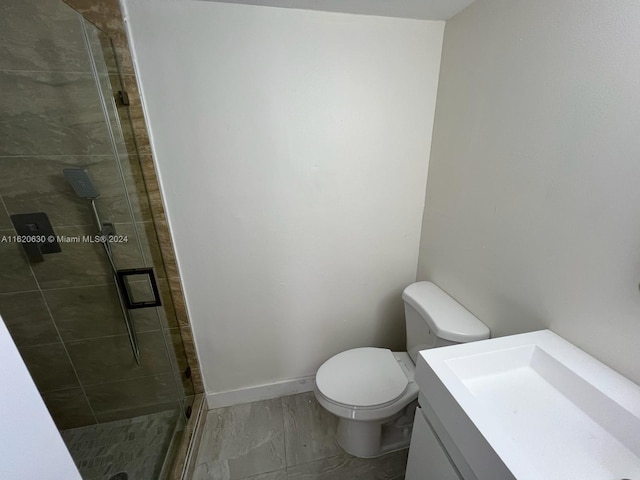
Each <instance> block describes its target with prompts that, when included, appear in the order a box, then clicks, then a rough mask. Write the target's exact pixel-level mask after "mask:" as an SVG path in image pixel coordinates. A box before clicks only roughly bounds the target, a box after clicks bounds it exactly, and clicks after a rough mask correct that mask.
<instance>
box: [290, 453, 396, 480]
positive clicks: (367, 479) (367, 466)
mask: <svg viewBox="0 0 640 480" xmlns="http://www.w3.org/2000/svg"><path fill="white" fill-rule="evenodd" d="M407 454H408V450H402V451H399V452H393V453H388V454H386V455H383V456H382V457H378V458H373V459H365V458H356V457H352V456H351V455H348V454H346V453H344V454H342V455H338V456H335V457H331V458H326V459H323V460H317V461H315V462H311V463H307V464H304V465H298V466H296V467H291V468H288V469H287V479H288V480H355V479H358V480H403V479H404V473H405V469H406V465H407Z"/></svg>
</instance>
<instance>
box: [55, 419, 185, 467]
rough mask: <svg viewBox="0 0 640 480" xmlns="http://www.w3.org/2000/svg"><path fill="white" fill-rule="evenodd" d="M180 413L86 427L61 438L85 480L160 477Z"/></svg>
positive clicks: (70, 430)
mask: <svg viewBox="0 0 640 480" xmlns="http://www.w3.org/2000/svg"><path fill="white" fill-rule="evenodd" d="M177 420H178V411H177V410H171V411H165V412H160V413H153V414H150V415H143V416H140V417H135V418H129V419H126V420H118V421H114V422H109V423H101V424H97V425H88V426H86V427H78V428H72V429H69V430H62V431H61V432H60V434H61V435H62V438H63V440H64V442H65V444H66V445H67V448H68V449H69V452H70V453H71V456H72V457H73V460H74V461H75V463H76V466H77V467H78V470H80V474H81V475H82V478H83V480H109V479H110V478H111V477H113V476H114V475H115V474H117V473H119V472H126V473H127V474H128V480H150V479H157V478H159V476H160V471H161V469H162V464H163V462H164V459H165V456H166V453H167V449H168V448H169V445H170V443H171V438H172V436H173V433H174V430H175V426H176V422H177Z"/></svg>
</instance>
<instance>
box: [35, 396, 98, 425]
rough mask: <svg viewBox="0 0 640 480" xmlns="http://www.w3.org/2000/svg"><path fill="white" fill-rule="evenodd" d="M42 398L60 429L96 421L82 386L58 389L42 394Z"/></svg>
mask: <svg viewBox="0 0 640 480" xmlns="http://www.w3.org/2000/svg"><path fill="white" fill-rule="evenodd" d="M42 400H44V403H45V405H46V406H47V408H48V409H49V413H50V414H51V416H52V417H53V421H54V422H56V426H57V427H58V428H59V429H65V428H74V427H82V426H84V425H91V424H94V423H96V419H95V417H94V416H93V412H92V411H91V408H90V407H89V402H88V401H87V398H86V397H85V395H84V393H83V392H82V389H81V388H71V389H68V390H56V391H53V392H46V393H43V394H42Z"/></svg>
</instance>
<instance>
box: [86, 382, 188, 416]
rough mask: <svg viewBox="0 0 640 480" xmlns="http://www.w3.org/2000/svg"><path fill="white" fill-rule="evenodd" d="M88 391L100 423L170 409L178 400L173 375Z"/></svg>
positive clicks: (88, 389) (103, 384)
mask: <svg viewBox="0 0 640 480" xmlns="http://www.w3.org/2000/svg"><path fill="white" fill-rule="evenodd" d="M85 392H86V393H87V397H88V398H89V404H90V405H91V408H92V409H93V411H94V413H95V415H96V418H97V419H98V421H99V422H109V421H112V420H117V419H122V418H130V417H132V416H135V415H144V414H146V413H152V412H158V411H161V410H167V409H168V408H173V407H175V406H177V401H178V394H177V391H176V385H175V381H174V379H173V377H172V375H171V374H165V375H155V376H152V377H141V378H133V379H130V380H123V381H120V382H110V383H99V384H96V385H91V386H87V387H85Z"/></svg>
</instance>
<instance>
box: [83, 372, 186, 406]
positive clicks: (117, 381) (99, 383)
mask: <svg viewBox="0 0 640 480" xmlns="http://www.w3.org/2000/svg"><path fill="white" fill-rule="evenodd" d="M164 375H171V372H162V373H155V374H152V375H140V376H139V377H130V378H121V379H120V380H111V381H108V382H96V383H87V384H85V386H87V387H95V386H96V385H110V384H113V383H122V382H129V381H131V380H140V379H141V378H154V377H162V376H164ZM163 403H167V404H169V403H176V404H179V403H178V402H176V400H175V399H173V400H170V401H168V402H163ZM133 408H137V407H133Z"/></svg>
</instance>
